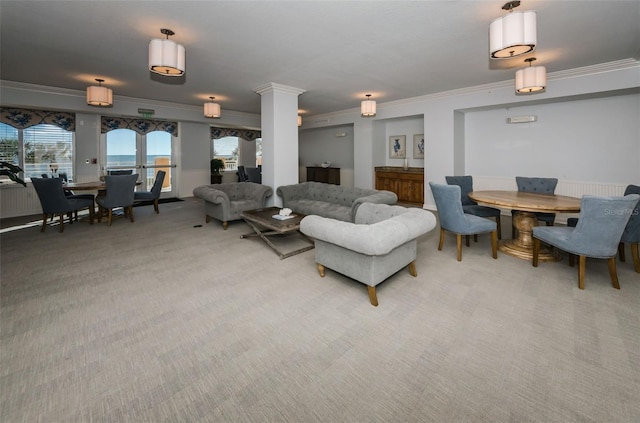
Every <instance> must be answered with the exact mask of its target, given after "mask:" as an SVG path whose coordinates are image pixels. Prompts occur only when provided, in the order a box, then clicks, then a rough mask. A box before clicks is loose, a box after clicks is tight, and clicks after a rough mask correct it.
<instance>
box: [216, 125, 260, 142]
mask: <svg viewBox="0 0 640 423" xmlns="http://www.w3.org/2000/svg"><path fill="white" fill-rule="evenodd" d="M224 137H238V138H242V139H244V140H247V141H255V140H256V138H262V132H261V131H254V130H252V129H238V128H216V127H215V126H212V127H211V138H212V139H214V140H218V139H220V138H224Z"/></svg>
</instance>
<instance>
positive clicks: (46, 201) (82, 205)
mask: <svg viewBox="0 0 640 423" xmlns="http://www.w3.org/2000/svg"><path fill="white" fill-rule="evenodd" d="M31 183H32V184H33V187H34V189H35V190H36V193H37V195H38V199H39V200H40V205H41V206H42V228H41V229H40V232H44V231H45V229H46V227H47V220H48V219H49V218H50V217H51V218H53V216H56V215H58V216H59V218H60V220H59V231H60V232H63V231H64V216H65V215H67V216H68V217H69V223H73V218H74V214H75V217H76V218H77V212H78V210H83V209H88V210H89V223H91V224H93V219H94V212H95V210H94V209H95V204H94V198H93V195H91V194H82V195H72V196H67V195H65V192H64V189H63V187H62V179H61V178H31Z"/></svg>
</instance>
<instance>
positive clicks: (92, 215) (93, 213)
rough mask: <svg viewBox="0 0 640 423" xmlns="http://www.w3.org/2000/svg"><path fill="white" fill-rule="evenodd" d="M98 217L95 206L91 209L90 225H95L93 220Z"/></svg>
mask: <svg viewBox="0 0 640 423" xmlns="http://www.w3.org/2000/svg"><path fill="white" fill-rule="evenodd" d="M95 217H96V211H95V208H94V206H93V205H92V206H91V207H89V223H90V224H91V225H93V219H94V218H95Z"/></svg>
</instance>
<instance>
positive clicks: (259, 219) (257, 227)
mask: <svg viewBox="0 0 640 423" xmlns="http://www.w3.org/2000/svg"><path fill="white" fill-rule="evenodd" d="M279 211H280V208H279V207H266V208H262V209H256V210H247V211H244V212H242V213H240V217H242V219H244V221H245V222H246V223H247V224H248V225H249V226H251V228H252V229H253V232H251V233H248V234H244V235H240V238H249V237H253V236H258V237H260V238H262V240H263V241H264V242H266V243H267V245H268V246H269V247H271V249H272V250H273V251H275V252H276V253H277V254H278V256H279V257H280V260H282V259H285V258H287V257H291V256H293V255H296V254H300V253H302V252H305V251H309V250H311V249H312V248H314V244H313V241H312V240H311V239H309V237H307V236H306V235H305V234H303V233H302V232H300V221H301V220H302V218H304V217H305V215H304V214H301V213H295V214H292V216H293V217H291V218H289V219H286V220H278V219H276V218H274V217H273V216H274V215H277V214H278V212H279ZM293 232H297V233H298V234H300V236H302V238H303V239H304V240H305V241H306V242H308V243H309V244H310V245H306V246H304V247H302V248H298V249H297V250H293V251H289V252H287V253H284V252H282V251H280V249H279V248H278V247H277V246H276V245H274V244H273V243H272V242H271V241H270V240H269V238H267V237H269V236H275V235H285V234H291V233H293Z"/></svg>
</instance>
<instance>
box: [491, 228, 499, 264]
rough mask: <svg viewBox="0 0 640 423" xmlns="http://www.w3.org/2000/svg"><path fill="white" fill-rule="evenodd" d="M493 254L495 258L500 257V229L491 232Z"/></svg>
mask: <svg viewBox="0 0 640 423" xmlns="http://www.w3.org/2000/svg"><path fill="white" fill-rule="evenodd" d="M491 255H492V257H493V258H494V259H497V258H498V231H493V232H491Z"/></svg>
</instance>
